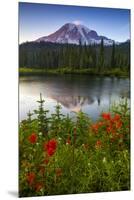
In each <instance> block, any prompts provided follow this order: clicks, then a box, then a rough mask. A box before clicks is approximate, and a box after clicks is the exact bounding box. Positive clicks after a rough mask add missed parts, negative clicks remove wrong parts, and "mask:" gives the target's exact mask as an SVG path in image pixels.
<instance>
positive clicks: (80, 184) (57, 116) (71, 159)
mask: <svg viewBox="0 0 134 200" xmlns="http://www.w3.org/2000/svg"><path fill="white" fill-rule="evenodd" d="M38 103H39V109H38V110H36V112H35V114H36V115H37V117H36V116H35V118H34V119H32V118H31V116H32V114H31V113H30V112H29V113H28V118H27V119H26V120H23V121H22V122H21V123H20V128H19V152H20V153H19V176H20V177H19V192H20V196H21V197H23V196H29V197H30V196H38V195H56V194H74V193H86V192H88V193H89V192H107V191H121V190H130V110H129V106H128V103H127V101H121V102H120V104H115V105H113V106H112V107H111V110H110V112H109V113H102V115H101V116H100V118H99V119H98V120H97V121H96V122H94V123H93V122H92V121H91V119H90V118H89V116H87V115H85V114H84V113H83V112H79V113H77V115H76V117H75V118H70V117H69V115H67V116H64V115H62V113H61V106H60V105H59V104H57V106H56V108H55V113H54V114H52V115H51V116H50V117H49V118H48V117H47V115H46V113H47V112H46V110H44V107H43V104H44V100H43V99H42V95H40V100H39V101H38ZM39 122H40V123H41V124H40V123H39ZM39 124H40V126H39ZM46 127H47V134H44V132H43V131H44V130H45V133H46ZM41 130H43V131H41ZM50 142H51V145H50V144H49V145H48V143H50Z"/></svg>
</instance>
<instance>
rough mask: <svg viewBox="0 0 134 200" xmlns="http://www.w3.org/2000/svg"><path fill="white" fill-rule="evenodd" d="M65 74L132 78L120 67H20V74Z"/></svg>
mask: <svg viewBox="0 0 134 200" xmlns="http://www.w3.org/2000/svg"><path fill="white" fill-rule="evenodd" d="M46 74H50V75H64V74H74V75H75V74H79V75H91V76H102V77H105V76H108V77H119V78H130V75H129V72H126V71H122V70H121V69H119V68H115V69H111V70H106V71H103V72H97V71H96V70H92V69H75V71H74V70H73V69H68V68H59V69H47V70H44V69H34V68H19V76H37V75H39V76H42V75H46Z"/></svg>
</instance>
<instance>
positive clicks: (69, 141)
mask: <svg viewBox="0 0 134 200" xmlns="http://www.w3.org/2000/svg"><path fill="white" fill-rule="evenodd" d="M66 144H71V139H70V136H68V138H67V141H66Z"/></svg>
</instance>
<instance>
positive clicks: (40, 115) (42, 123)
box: [34, 94, 49, 135]
mask: <svg viewBox="0 0 134 200" xmlns="http://www.w3.org/2000/svg"><path fill="white" fill-rule="evenodd" d="M37 102H38V103H39V104H40V105H39V108H38V110H34V113H35V114H36V115H37V120H38V131H39V132H42V133H43V134H44V135H45V134H47V132H48V122H49V118H48V117H47V113H48V112H49V110H44V107H43V104H44V102H45V100H43V99H42V94H40V100H39V101H37Z"/></svg>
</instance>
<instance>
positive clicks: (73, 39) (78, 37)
mask: <svg viewBox="0 0 134 200" xmlns="http://www.w3.org/2000/svg"><path fill="white" fill-rule="evenodd" d="M102 38H103V40H104V44H105V45H112V44H113V40H112V39H109V38H107V37H105V36H100V35H98V34H97V32H96V31H94V30H90V29H89V28H87V27H86V26H84V25H81V24H79V25H76V24H73V23H67V24H65V25H63V26H62V27H61V28H60V29H58V30H57V31H56V32H54V33H52V34H50V35H48V36H44V37H41V38H39V39H37V40H36V42H40V41H44V42H53V43H69V44H80V42H81V44H85V43H86V44H94V43H95V44H100V42H101V39H102Z"/></svg>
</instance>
